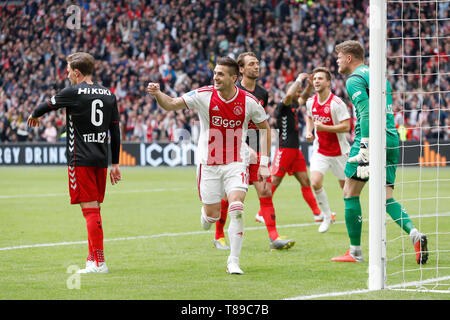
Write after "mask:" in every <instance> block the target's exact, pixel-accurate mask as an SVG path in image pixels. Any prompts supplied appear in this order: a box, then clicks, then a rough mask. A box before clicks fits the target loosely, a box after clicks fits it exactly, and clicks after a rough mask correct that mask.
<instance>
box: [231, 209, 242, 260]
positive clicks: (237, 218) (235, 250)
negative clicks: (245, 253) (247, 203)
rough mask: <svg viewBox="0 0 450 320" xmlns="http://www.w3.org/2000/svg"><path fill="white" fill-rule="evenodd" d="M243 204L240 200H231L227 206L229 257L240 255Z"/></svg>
mask: <svg viewBox="0 0 450 320" xmlns="http://www.w3.org/2000/svg"><path fill="white" fill-rule="evenodd" d="M243 214H244V204H243V203H242V202H240V201H235V202H231V203H230V205H229V206H228V215H229V216H230V225H229V226H228V237H229V239H230V249H231V250H230V258H231V257H233V258H237V259H239V256H240V255H241V248H242V242H243V240H244V217H243Z"/></svg>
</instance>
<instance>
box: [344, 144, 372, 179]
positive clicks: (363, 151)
mask: <svg viewBox="0 0 450 320" xmlns="http://www.w3.org/2000/svg"><path fill="white" fill-rule="evenodd" d="M348 162H358V168H357V169H356V175H357V176H358V177H359V178H361V179H367V178H369V138H361V144H360V146H359V152H358V154H357V155H356V156H354V157H351V158H349V159H348Z"/></svg>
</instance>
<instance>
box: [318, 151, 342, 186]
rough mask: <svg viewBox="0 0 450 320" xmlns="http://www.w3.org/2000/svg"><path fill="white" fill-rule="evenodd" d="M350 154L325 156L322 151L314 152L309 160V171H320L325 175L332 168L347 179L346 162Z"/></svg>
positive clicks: (336, 173)
mask: <svg viewBox="0 0 450 320" xmlns="http://www.w3.org/2000/svg"><path fill="white" fill-rule="evenodd" d="M347 159H348V154H344V155H341V156H337V157H329V156H324V155H323V154H321V153H318V152H313V154H312V156H311V160H310V161H309V171H319V172H320V173H322V174H323V175H325V173H326V172H327V171H328V169H331V172H333V174H334V175H335V176H336V177H337V178H338V179H339V180H345V173H344V170H345V164H346V163H347Z"/></svg>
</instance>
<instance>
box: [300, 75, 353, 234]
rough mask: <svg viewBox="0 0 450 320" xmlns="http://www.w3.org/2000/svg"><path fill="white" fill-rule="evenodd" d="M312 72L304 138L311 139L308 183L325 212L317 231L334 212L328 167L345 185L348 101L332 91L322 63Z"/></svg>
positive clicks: (324, 226) (348, 119) (325, 227)
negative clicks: (326, 183)
mask: <svg viewBox="0 0 450 320" xmlns="http://www.w3.org/2000/svg"><path fill="white" fill-rule="evenodd" d="M312 76H313V77H312V85H313V87H314V90H315V91H316V94H315V95H314V96H312V97H310V98H309V99H308V100H307V101H306V109H307V111H306V112H307V118H306V141H308V142H311V141H314V142H313V153H312V156H311V161H310V174H311V184H312V187H313V190H314V194H315V196H316V200H317V204H318V205H319V207H320V209H321V211H322V213H323V215H324V219H323V222H322V223H321V224H320V227H319V232H326V231H328V229H329V227H330V224H331V222H332V218H334V217H333V216H334V215H335V213H334V212H331V209H330V206H329V203H328V197H327V194H326V192H325V189H324V187H323V178H324V175H325V173H326V172H327V171H328V169H331V171H332V172H333V174H334V175H335V176H336V177H337V178H338V181H339V185H340V187H341V189H342V188H343V187H344V183H345V173H344V169H345V164H346V162H347V158H348V152H349V150H350V146H349V144H348V142H347V137H346V133H347V132H349V131H350V114H349V112H348V109H347V105H346V104H345V103H344V102H343V101H342V100H341V99H340V98H339V97H338V96H336V95H334V94H333V93H332V92H331V73H330V71H329V70H328V69H327V68H323V67H319V68H315V69H314V70H313V73H312ZM309 85H311V83H309ZM313 130H314V134H313Z"/></svg>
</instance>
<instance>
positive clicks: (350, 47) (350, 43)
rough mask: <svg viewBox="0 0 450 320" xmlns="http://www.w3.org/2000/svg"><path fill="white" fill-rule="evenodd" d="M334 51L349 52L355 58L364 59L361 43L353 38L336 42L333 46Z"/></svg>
mask: <svg viewBox="0 0 450 320" xmlns="http://www.w3.org/2000/svg"><path fill="white" fill-rule="evenodd" d="M335 50H336V52H337V53H339V52H342V53H343V54H350V55H352V56H353V57H354V58H355V59H356V60H359V61H364V47H363V46H362V44H361V43H359V42H358V41H355V40H347V41H344V42H341V43H340V44H338V45H337V46H336V48H335Z"/></svg>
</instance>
